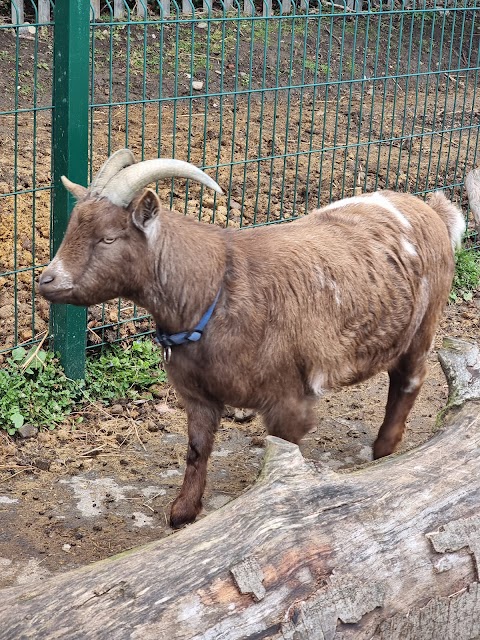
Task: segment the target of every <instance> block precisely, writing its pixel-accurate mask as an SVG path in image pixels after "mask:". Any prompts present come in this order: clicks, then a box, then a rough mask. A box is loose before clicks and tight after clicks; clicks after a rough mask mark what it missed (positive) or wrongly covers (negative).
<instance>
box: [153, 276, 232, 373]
mask: <svg viewBox="0 0 480 640" xmlns="http://www.w3.org/2000/svg"><path fill="white" fill-rule="evenodd" d="M220 292H221V289H219V290H218V293H217V295H216V296H215V300H214V301H213V302H212V304H211V305H210V306H209V307H208V309H207V310H206V312H205V313H204V314H203V316H202V318H201V320H200V322H199V323H198V324H197V326H196V327H195V329H192V331H181V332H180V333H165V332H164V331H162V329H161V328H160V327H159V326H158V324H157V325H156V335H155V339H156V341H157V342H158V344H160V345H161V346H162V347H163V356H164V359H165V361H166V362H168V361H169V360H170V355H171V347H175V346H177V345H179V344H185V343H186V342H197V340H200V338H201V337H202V333H203V330H204V329H205V327H206V325H207V322H208V321H209V320H210V318H211V317H212V313H213V310H214V309H215V306H216V304H217V302H218V298H219V297H220Z"/></svg>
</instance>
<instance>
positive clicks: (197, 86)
mask: <svg viewBox="0 0 480 640" xmlns="http://www.w3.org/2000/svg"><path fill="white" fill-rule="evenodd" d="M192 88H193V89H194V90H195V91H201V90H202V89H203V82H202V80H194V81H193V82H192Z"/></svg>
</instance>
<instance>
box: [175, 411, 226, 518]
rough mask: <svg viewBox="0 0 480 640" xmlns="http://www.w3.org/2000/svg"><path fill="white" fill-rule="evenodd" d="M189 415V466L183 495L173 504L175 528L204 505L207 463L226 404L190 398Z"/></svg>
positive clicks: (184, 479)
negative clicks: (207, 402)
mask: <svg viewBox="0 0 480 640" xmlns="http://www.w3.org/2000/svg"><path fill="white" fill-rule="evenodd" d="M185 409H186V412H187V419H188V450H187V468H186V469H185V476H184V478H183V485H182V489H181V491H180V494H179V496H178V497H177V499H176V500H175V502H174V503H173V505H172V510H171V513H170V524H171V526H172V527H174V528H178V527H181V526H182V525H183V524H187V523H188V522H193V521H194V520H195V518H196V517H197V516H198V514H199V513H200V510H201V508H202V496H203V492H204V490H205V483H206V479H207V463H208V458H209V457H210V454H211V452H212V447H213V441H214V438H215V432H216V431H217V429H218V425H219V424H220V418H221V416H222V411H223V405H221V404H213V403H212V404H201V403H199V402H197V401H191V400H186V401H185Z"/></svg>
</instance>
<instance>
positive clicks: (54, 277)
mask: <svg viewBox="0 0 480 640" xmlns="http://www.w3.org/2000/svg"><path fill="white" fill-rule="evenodd" d="M38 285H39V287H38V290H39V292H40V294H41V295H42V296H43V297H44V298H46V299H47V300H49V301H50V302H66V303H68V302H70V300H68V299H67V298H69V294H70V293H71V291H72V289H73V283H72V280H71V278H70V276H68V275H67V274H65V272H64V271H63V269H61V270H60V272H59V273H57V272H56V270H55V267H54V266H53V265H50V266H48V267H47V268H46V269H45V271H44V272H43V273H42V275H41V276H40V279H39V281H38Z"/></svg>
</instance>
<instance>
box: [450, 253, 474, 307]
mask: <svg viewBox="0 0 480 640" xmlns="http://www.w3.org/2000/svg"><path fill="white" fill-rule="evenodd" d="M479 288H480V253H479V252H478V251H474V250H467V249H461V250H460V251H458V252H457V253H456V255H455V276H454V278H453V286H452V291H451V293H450V301H451V302H462V301H466V302H468V301H470V300H471V299H472V298H473V294H474V293H475V291H476V290H477V289H479Z"/></svg>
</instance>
